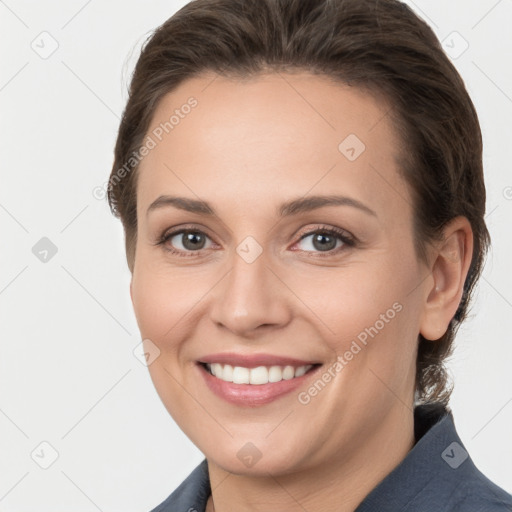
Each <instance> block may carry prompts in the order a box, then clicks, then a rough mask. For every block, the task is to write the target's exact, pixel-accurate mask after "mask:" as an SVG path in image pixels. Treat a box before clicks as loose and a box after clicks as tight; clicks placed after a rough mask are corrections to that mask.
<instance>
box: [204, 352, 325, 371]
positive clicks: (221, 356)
mask: <svg viewBox="0 0 512 512" xmlns="http://www.w3.org/2000/svg"><path fill="white" fill-rule="evenodd" d="M198 361H199V362H200V363H206V364H213V363H220V364H229V365H231V366H242V367H243V368H256V367H258V366H294V367H298V366H307V365H309V364H311V365H314V364H318V361H307V360H301V359H296V358H294V357H285V356H276V355H272V354H235V353H233V352H223V353H217V354H210V355H207V356H204V357H201V358H200V359H198Z"/></svg>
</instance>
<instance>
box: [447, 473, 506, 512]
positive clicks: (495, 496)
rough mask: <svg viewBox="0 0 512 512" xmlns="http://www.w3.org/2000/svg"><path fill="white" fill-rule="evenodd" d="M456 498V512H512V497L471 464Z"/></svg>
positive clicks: (454, 508) (454, 507) (454, 509)
mask: <svg viewBox="0 0 512 512" xmlns="http://www.w3.org/2000/svg"><path fill="white" fill-rule="evenodd" d="M471 466H472V468H471V472H470V473H469V474H467V475H465V478H464V480H463V481H462V482H461V485H460V486H459V488H458V489H457V492H456V495H455V496H454V503H453V511H454V512H505V511H508V512H512V495H511V494H509V493H508V492H506V491H505V490H504V489H502V488H501V487H499V486H498V485H496V484H495V483H494V482H492V481H491V480H489V478H487V477H486V476H485V475H484V474H483V473H481V472H480V471H479V470H478V468H477V467H476V466H475V465H474V464H471Z"/></svg>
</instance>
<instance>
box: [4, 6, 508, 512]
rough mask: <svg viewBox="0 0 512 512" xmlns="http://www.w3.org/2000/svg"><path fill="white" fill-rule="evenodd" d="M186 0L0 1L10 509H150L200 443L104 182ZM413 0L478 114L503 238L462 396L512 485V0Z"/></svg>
mask: <svg viewBox="0 0 512 512" xmlns="http://www.w3.org/2000/svg"><path fill="white" fill-rule="evenodd" d="M185 3H186V2H185V1H174V2H171V1H167V2H166V1H162V0H161V1H156V0H154V1H147V2H142V1H137V2H123V1H121V0H111V1H109V2H105V1H103V2H101V1H100V0H89V1H84V0H73V1H68V2H62V1H61V2H58V1H55V0H54V1H43V2H35V1H32V2H28V1H23V0H5V1H0V37H1V44H0V52H1V66H0V109H1V116H0V129H1V132H0V137H1V139H0V140H1V166H0V169H1V173H2V175H1V179H2V181H1V183H2V186H1V188H0V221H1V228H2V230H1V233H2V237H1V244H0V269H1V272H0V315H1V326H2V333H1V347H0V350H1V352H0V432H1V435H0V474H1V477H0V510H2V511H6V512H7V511H16V512H25V511H34V510H38V511H39V512H46V511H52V512H54V511H59V510H66V511H76V512H82V511H83V512H88V511H94V510H100V511H119V512H120V511H123V512H130V511H144V510H149V509H150V508H152V507H153V506H155V505H156V504H157V503H159V502H160V501H162V500H163V499H164V498H165V497H166V496H167V495H168V494H169V493H170V492H171V491H172V490H173V489H174V488H175V487H176V486H177V485H178V484H179V483H180V482H181V481H182V480H183V478H184V477H185V476H186V475H188V473H189V472H190V471H191V470H192V469H193V468H194V467H195V466H196V465H197V464H198V463H199V461H200V460H201V459H202V458H203V456H202V454H201V453H200V452H199V451H198V450H197V449H196V448H195V447H194V446H193V445H192V443H191V442H190V441H189V440H188V439H187V437H186V436H185V435H184V434H183V433H182V432H181V431H180V430H179V429H178V428H177V426H176V425H175V424H174V422H173V420H172V419H171V418H170V417H169V415H168V414H167V412H166V410H165V409H164V407H163V405H162V404H161V402H160V399H159V398H158V396H157V394H156V392H155V390H154V388H153V386H152V383H151V381H150V378H149V374H148V372H147V368H145V367H144V365H143V364H141V363H140V362H139V360H138V359H137V358H136V357H135V356H134V354H133V350H134V348H135V347H136V345H138V343H139V342H140V337H139V333H138V329H137V325H136V322H135V318H134V315H133V312H132V309H131V303H130V298H129V288H128V287H129V280H130V274H129V272H128V269H127V267H126V264H125V256H124V247H123V238H122V230H121V224H120V223H119V222H118V221H117V220H115V219H114V218H113V217H112V216H111V215H110V213H109V210H108V207H107V204H106V201H105V200H98V199H96V198H95V197H94V195H93V190H95V187H98V186H102V185H103V184H104V183H105V181H106V180H107V179H108V175H109V172H110V168H111V165H112V156H113V153H112V151H113V145H114V141H115V136H116V131H117V127H118V122H119V116H120V114H121V112H122V108H123V106H124V103H125V101H126V87H127V80H128V77H129V74H130V72H131V70H132V68H133V65H134V63H135V61H136V58H137V54H138V50H139V48H140V44H141V43H142V41H143V40H144V39H145V37H146V36H147V35H149V33H150V31H151V30H152V29H154V28H156V26H158V25H159V24H161V23H162V22H163V21H164V20H165V19H167V18H168V17H169V16H171V15H172V14H173V13H174V12H175V11H176V10H177V9H178V8H179V7H181V6H182V5H184V4H185ZM408 3H409V4H410V5H411V6H412V7H413V8H414V10H415V11H416V12H418V14H419V15H420V16H421V17H423V18H424V19H425V20H426V21H427V22H428V23H429V24H430V25H431V26H432V27H433V28H434V30H435V31H436V33H437V35H438V37H439V38H440V39H441V40H445V41H446V43H447V48H448V47H449V46H451V47H452V48H450V52H451V54H452V56H453V61H454V63H455V65H456V66H457V68H458V69H459V71H460V73H461V74H462V76H463V78H464V80H465V82H466V84H467V87H468V90H469V93H470V94H471V96H472V98H473V100H474V102H475V105H476V108H477V110H478V112H479V115H480V120H481V125H482V130H483V136H484V145H485V153H484V158H485V172H486V182H487V190H488V215H487V222H488V226H489V229H490V232H491V235H492V238H493V244H494V245H493V250H492V252H491V253H490V255H489V258H488V261H487V265H486V268H485V271H484V277H483V279H482V281H481V283H480V286H479V289H478V290H479V291H478V301H477V302H476V303H475V305H474V308H473V317H472V318H471V319H470V321H468V322H467V323H466V325H465V326H464V327H463V328H462V329H461V330H460V332H459V335H458V342H457V349H456V352H455V356H454V358H453V361H452V363H451V364H450V368H451V370H452V373H453V376H454V378H455V381H456V387H455V391H454V394H453V398H452V400H451V406H452V410H453V412H454V416H455V422H456V427H457V429H458V432H459V434H460V436H461V438H462V440H463V442H464V443H465V445H466V447H467V449H468V451H469V453H470V454H471V456H472V457H473V460H474V461H475V463H476V464H477V466H478V467H479V468H480V469H481V470H482V471H483V472H484V473H485V474H486V475H487V476H488V477H489V478H491V479H492V480H494V481H495V482H496V483H497V484H498V485H501V486H502V487H504V488H505V489H506V490H508V491H509V492H512V462H511V461H512V436H511V435H510V433H511V430H512V429H511V425H512V404H511V401H512V372H511V371H510V364H511V361H512V340H511V336H510V330H511V327H512V322H511V318H512V276H511V273H510V267H509V262H510V261H511V258H512V245H511V241H510V233H511V230H510V221H511V218H512V188H511V187H512V175H511V172H510V165H511V163H510V162H511V161H512V139H511V129H510V122H511V120H512V99H511V97H512V72H511V64H510V55H512V37H511V33H510V20H511V19H512V2H511V1H510V0H500V1H497V0H485V1H483V0H478V1H477V0H473V1H468V0H457V1H454V0H451V1H449V2H447V1H445V0H430V1H427V0H415V2H414V3H413V2H411V1H409V2H408ZM44 31H46V32H48V34H50V35H47V34H43V35H40V34H41V33H42V32H44ZM454 31H456V32H458V33H459V34H460V36H461V37H462V38H463V39H461V37H459V36H457V35H456V34H455V35H453V32H454ZM464 40H465V41H467V43H468V44H469V47H468V49H467V50H466V51H464V52H463V53H462V54H460V55H458V54H459V53H460V52H461V51H462V50H463V48H464V46H463V45H464ZM55 44H58V48H57V49H56V51H55V52H54V53H53V54H52V55H50V56H47V55H46V54H45V52H49V51H50V50H51V49H52V45H55ZM41 55H42V56H41ZM42 57H47V58H42ZM42 237H47V238H49V239H50V240H51V241H52V243H53V244H55V246H56V247H57V253H56V254H55V255H54V256H53V257H51V258H50V254H51V253H50V254H49V255H48V261H47V262H42V261H40V259H38V258H37V257H36V255H34V253H33V251H32V248H33V247H34V246H35V245H36V243H38V241H39V240H40V239H41V238H42ZM42 442H46V443H49V444H50V445H51V446H52V447H53V448H50V447H49V446H48V445H46V444H43V445H41V443H42ZM52 449H54V450H56V452H58V458H57V460H56V461H55V462H54V463H53V464H52V465H51V466H50V467H49V468H48V469H42V468H41V467H40V464H43V465H44V464H49V463H50V462H51V461H52ZM31 454H32V455H31Z"/></svg>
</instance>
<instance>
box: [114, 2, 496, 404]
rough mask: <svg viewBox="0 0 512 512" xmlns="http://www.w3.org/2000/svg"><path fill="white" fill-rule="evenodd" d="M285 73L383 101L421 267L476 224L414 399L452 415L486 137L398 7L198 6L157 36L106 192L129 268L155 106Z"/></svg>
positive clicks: (483, 246)
mask: <svg viewBox="0 0 512 512" xmlns="http://www.w3.org/2000/svg"><path fill="white" fill-rule="evenodd" d="M281 71H285V72H294V71H307V72H310V73H312V74H317V75H320V76H323V77H328V78H330V79H332V80H333V81H335V82H337V83H340V84H346V85H350V86H354V87H357V88H361V89H364V90H366V91H368V92H369V93H371V94H374V95H376V96H379V97H381V98H384V99H385V101H386V103H387V105H388V106H389V107H390V110H389V111H388V116H389V118H390V119H391V120H392V122H393V127H394V128H395V130H396V132H397V134H398V135H399V137H400V140H401V141H402V143H403V145H402V148H401V151H400V155H399V157H400V172H401V175H402V176H403V178H404V180H405V181H406V183H407V184H408V187H409V190H410V192H411V196H412V199H413V208H414V228H415V232H414V236H415V246H416V250H417V254H418V256H419V257H420V258H421V259H423V260H425V257H426V256H425V255H426V252H425V248H426V244H427V243H428V242H431V241H434V240H439V239H440V237H441V236H442V229H443V227H444V226H445V225H446V224H447V223H448V222H449V221H450V220H451V219H453V218H454V217H456V216H459V215H462V216H465V217H466V218H467V219H468V220H469V222H470V224H471V227H472V230H473V237H474V241H473V243H474V247H473V255H472V261H471V266H470V269H469V272H468V275H467V278H466V281H465V283H464V293H463V297H462V300H461V302H460V305H459V308H458V310H457V312H456V314H455V316H454V318H453V319H452V321H451V322H450V325H449V327H448V330H447V331H446V333H445V334H444V335H443V336H442V337H441V338H439V339H438V340H435V341H432V340H427V339H425V338H423V336H422V335H421V334H419V337H418V343H419V345H418V356H417V364H416V396H417V400H418V402H420V403H426V402H434V401H436V402H442V403H444V404H447V403H448V400H449V398H450V394H451V391H452V388H453V386H452V385H451V384H450V379H449V378H448V373H447V371H446V368H445V366H444V364H443V362H444V361H445V360H446V358H447V357H448V356H450V355H451V354H452V352H453V342H454V338H455V334H456V331H457V329H458V327H459V326H460V324H461V323H462V321H463V320H464V319H465V318H466V316H467V313H468V308H469V304H470V299H471V296H472V291H473V289H474V285H475V284H476V282H477V281H478V278H479V277H480V274H481V272H482V269H483V263H484V258H485V254H486V251H487V249H488V246H489V243H490V236H489V232H488V230H487V227H486V225H485V221H484V215H485V197H486V194H485V185H484V179H483V165H482V136H481V131H480V125H479V121H478V117H477V113H476V110H475V108H474V105H473V103H472V101H471V99H470V97H469V95H468V93H467V90H466V88H465V85H464V82H463V80H462V78H461V77H460V75H459V73H458V72H457V70H456V68H455V67H454V65H453V64H452V63H451V61H450V59H449V58H448V57H447V56H446V54H445V53H444V51H443V49H442V46H441V44H440V43H439V40H438V39H437V37H436V36H435V34H434V32H433V31H432V29H431V28H430V27H429V26H428V25H427V24H426V23H425V22H424V21H423V20H421V19H420V18H419V17H418V16H417V15H416V14H415V13H414V12H413V11H412V10H411V9H410V8H409V7H408V6H407V5H405V4H403V3H402V2H400V1H398V0H194V1H191V2H190V3H188V4H186V5H185V6H184V7H182V8H181V9H180V10H179V11H177V12H176V13H175V14H174V15H173V16H172V17H171V18H169V19H168V20H167V21H166V22H165V23H163V24H162V25H161V26H160V27H158V28H157V29H156V30H155V31H154V33H153V34H152V35H151V36H150V37H149V38H148V40H146V42H145V43H144V45H143V48H142V50H141V55H140V57H139V59H138V62H137V64H136V67H135V69H134V72H133V75H132V78H131V83H130V88H129V98H128V102H127V104H126V107H125V109H124V112H123V116H122V120H121V123H120V127H119V132H118V137H117V142H116V145H115V151H114V163H113V167H112V172H111V175H110V180H109V185H108V189H107V196H108V201H109V205H110V208H111V210H112V212H113V214H114V215H116V216H117V217H119V218H120V219H121V221H122V223H123V228H124V232H125V243H126V255H127V261H128V266H129V268H130V270H131V271H132V272H133V264H134V260H135V247H136V237H137V202H136V197H137V196H136V188H137V168H138V162H139V160H138V159H134V158H133V155H134V154H137V152H138V150H139V149H140V147H141V145H142V143H143V140H144V137H145V136H146V133H147V130H148V128H149V126H150V122H151V120H152V117H153V114H154V112H155V110H156V107H157V105H158V103H159V101H160V100H161V99H162V98H163V96H164V95H165V94H167V93H169V92H171V91H172V90H173V89H175V88H176V87H177V86H178V85H180V84H181V83H182V82H184V81H185V80H187V79H190V78H192V77H194V76H197V75H199V74H201V73H203V72H214V73H217V74H219V75H221V76H226V77H231V78H236V79H240V80H242V79H245V78H251V77H253V76H254V77H257V76H258V75H259V74H261V73H268V72H281ZM120 169H124V172H123V173H122V178H121V179H120V178H119V171H120Z"/></svg>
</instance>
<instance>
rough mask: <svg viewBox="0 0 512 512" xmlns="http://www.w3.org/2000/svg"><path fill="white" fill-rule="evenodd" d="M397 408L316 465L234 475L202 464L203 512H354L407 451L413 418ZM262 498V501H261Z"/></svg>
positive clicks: (214, 466) (409, 413)
mask: <svg viewBox="0 0 512 512" xmlns="http://www.w3.org/2000/svg"><path fill="white" fill-rule="evenodd" d="M404 409H405V408H403V409H402V410H401V411H399V414H398V415H391V414H390V415H389V416H388V417H387V418H386V421H385V423H381V424H379V425H377V430H376V432H375V435H374V436H373V437H372V439H364V440H362V441H361V442H360V444H359V445H358V447H357V448H356V449H354V447H351V449H350V450H351V451H350V455H348V456H346V454H344V453H341V454H335V455H334V456H333V457H332V458H331V459H330V460H328V461H325V463H323V464H322V465H321V466H317V467H314V468H308V469H305V470H302V471H299V472H293V473H291V474H286V475H273V476H268V477H251V476H245V475H236V474H234V473H230V472H228V471H225V470H223V469H222V468H220V467H219V466H217V465H216V464H215V463H213V462H212V461H208V470H209V477H210V483H211V488H212V496H210V498H209V500H208V503H207V507H206V512H234V511H237V512H266V511H268V509H269V507H270V508H271V509H276V510H280V511H282V512H292V511H293V512H296V511H297V510H308V511H309V512H315V511H326V510H336V511H337V512H354V510H355V509H356V508H357V507H358V505H359V504H360V503H361V502H362V501H363V500H364V498H365V497H366V496H367V495H368V494H369V493H370V491H372V490H373V489H374V488H375V487H376V486H377V485H378V484H379V483H380V482H381V481H382V480H383V479H384V478H385V477H386V476H387V475H388V474H389V473H390V472H391V471H392V470H393V469H394V468H395V467H396V466H398V464H400V462H401V461H402V460H403V459H404V458H405V457H406V456H407V454H408V453H409V451H410V450H411V449H412V448H413V446H414V443H415V439H414V415H413V412H412V411H411V410H408V409H405V412H404ZM262 497H263V498H262Z"/></svg>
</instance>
